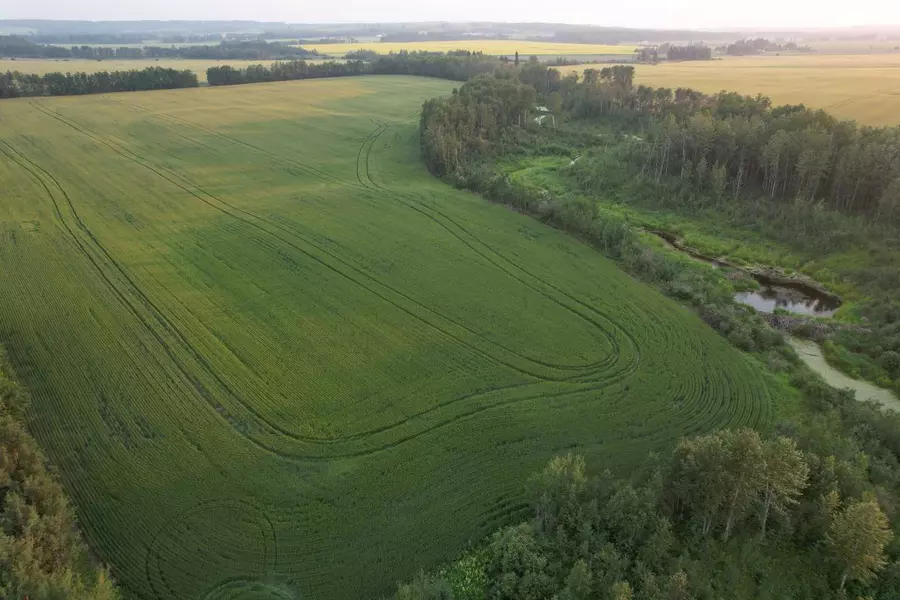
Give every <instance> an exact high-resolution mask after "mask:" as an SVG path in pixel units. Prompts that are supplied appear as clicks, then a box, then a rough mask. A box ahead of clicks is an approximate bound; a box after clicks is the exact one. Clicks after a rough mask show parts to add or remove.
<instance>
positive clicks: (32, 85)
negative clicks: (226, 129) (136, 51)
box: [0, 67, 199, 98]
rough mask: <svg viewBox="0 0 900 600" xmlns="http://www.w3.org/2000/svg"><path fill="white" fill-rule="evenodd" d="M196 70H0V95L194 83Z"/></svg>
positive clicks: (60, 93) (93, 91)
mask: <svg viewBox="0 0 900 600" xmlns="http://www.w3.org/2000/svg"><path fill="white" fill-rule="evenodd" d="M198 85H199V82H198V80H197V74H196V73H194V72H193V71H190V70H183V71H179V70H176V69H164V68H161V67H148V68H146V69H142V70H131V71H111V72H109V71H101V72H99V73H47V74H46V75H35V74H27V73H20V72H18V71H8V72H6V73H0V98H19V97H26V96H74V95H82V94H106V93H109V92H136V91H143V90H167V89H175V88H189V87H197V86H198Z"/></svg>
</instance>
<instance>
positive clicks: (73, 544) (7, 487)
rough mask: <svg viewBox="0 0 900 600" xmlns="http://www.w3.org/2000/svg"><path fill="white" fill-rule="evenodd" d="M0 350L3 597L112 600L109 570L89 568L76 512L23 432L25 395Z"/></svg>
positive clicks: (113, 590) (0, 591) (0, 584)
mask: <svg viewBox="0 0 900 600" xmlns="http://www.w3.org/2000/svg"><path fill="white" fill-rule="evenodd" d="M10 373H11V371H10V367H9V365H8V363H7V362H6V358H5V354H3V351H2V349H0V597H2V598H27V599H29V600H56V599H59V598H67V599H71V600H117V599H118V598H119V594H118V592H117V590H116V588H115V585H114V584H113V582H112V580H111V578H110V577H109V574H108V572H107V571H106V570H105V569H103V568H98V567H94V566H91V565H92V560H91V558H90V556H89V555H88V549H87V546H86V545H85V544H84V542H83V540H82V538H81V534H80V533H79V531H78V529H77V528H76V526H75V513H74V511H73V510H72V506H71V505H70V504H69V502H68V500H67V499H66V496H65V494H64V492H63V489H62V486H61V485H60V484H59V482H58V481H57V480H56V478H55V477H54V476H53V475H52V474H51V473H50V470H49V468H48V465H47V459H46V458H45V457H44V455H43V453H42V452H41V450H40V448H38V445H37V442H36V441H35V440H34V438H32V437H31V436H30V435H29V434H28V432H27V431H26V429H25V425H24V423H25V411H26V408H27V405H28V396H27V394H26V393H25V391H24V390H23V389H22V388H21V387H20V386H19V385H18V384H17V383H16V382H15V381H14V380H13V379H12V377H11V376H10Z"/></svg>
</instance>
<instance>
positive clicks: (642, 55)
mask: <svg viewBox="0 0 900 600" xmlns="http://www.w3.org/2000/svg"><path fill="white" fill-rule="evenodd" d="M660 56H663V57H664V58H665V59H666V60H712V48H710V47H708V46H703V45H699V44H692V45H689V46H675V45H672V44H660V45H659V46H643V47H641V48H638V49H637V50H635V51H634V59H635V60H636V61H637V62H643V63H651V64H652V63H656V62H659V60H660Z"/></svg>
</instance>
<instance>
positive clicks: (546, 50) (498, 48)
mask: <svg viewBox="0 0 900 600" xmlns="http://www.w3.org/2000/svg"><path fill="white" fill-rule="evenodd" d="M303 47H304V48H307V49H310V50H318V51H319V52H321V53H323V54H328V55H330V56H343V55H345V54H347V53H348V52H355V51H356V50H374V51H376V52H378V53H380V54H387V53H388V52H399V51H400V50H409V51H410V52H412V51H428V52H448V51H451V50H471V51H472V52H484V53H485V54H494V55H498V56H499V55H505V56H512V55H513V54H515V53H516V52H518V53H519V55H520V56H526V57H527V56H530V55H535V56H547V55H552V56H575V55H595V54H632V53H633V52H634V48H635V46H633V45H621V46H612V45H608V44H558V43H554V42H529V41H524V40H461V41H449V42H381V43H359V44H321V45H318V46H315V45H304V46H303Z"/></svg>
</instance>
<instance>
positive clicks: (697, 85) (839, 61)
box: [565, 54, 900, 125]
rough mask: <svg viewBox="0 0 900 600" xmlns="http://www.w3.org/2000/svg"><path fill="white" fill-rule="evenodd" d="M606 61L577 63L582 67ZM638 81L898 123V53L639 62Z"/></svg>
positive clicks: (871, 122) (863, 120)
mask: <svg viewBox="0 0 900 600" xmlns="http://www.w3.org/2000/svg"><path fill="white" fill-rule="evenodd" d="M603 66H608V65H578V66H575V67H565V69H566V70H575V71H579V72H580V71H582V70H584V69H586V68H590V67H595V68H602V67H603ZM636 81H637V83H641V84H645V85H652V86H654V87H659V86H663V87H671V88H677V87H690V88H694V89H697V90H701V91H704V92H708V93H714V92H718V91H720V90H730V91H731V90H733V91H736V92H741V93H743V94H753V95H755V94H757V93H760V94H764V95H766V96H770V97H771V98H772V100H773V101H774V102H775V103H776V104H800V103H803V104H806V105H807V106H811V107H815V108H824V109H825V110H827V111H829V112H830V113H832V114H834V115H835V116H837V117H839V118H843V119H854V120H856V121H859V122H860V123H865V124H868V125H898V124H900V54H856V55H801V56H753V57H735V58H724V59H722V60H713V61H704V62H701V61H698V62H678V63H663V64H659V65H637V67H636Z"/></svg>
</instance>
